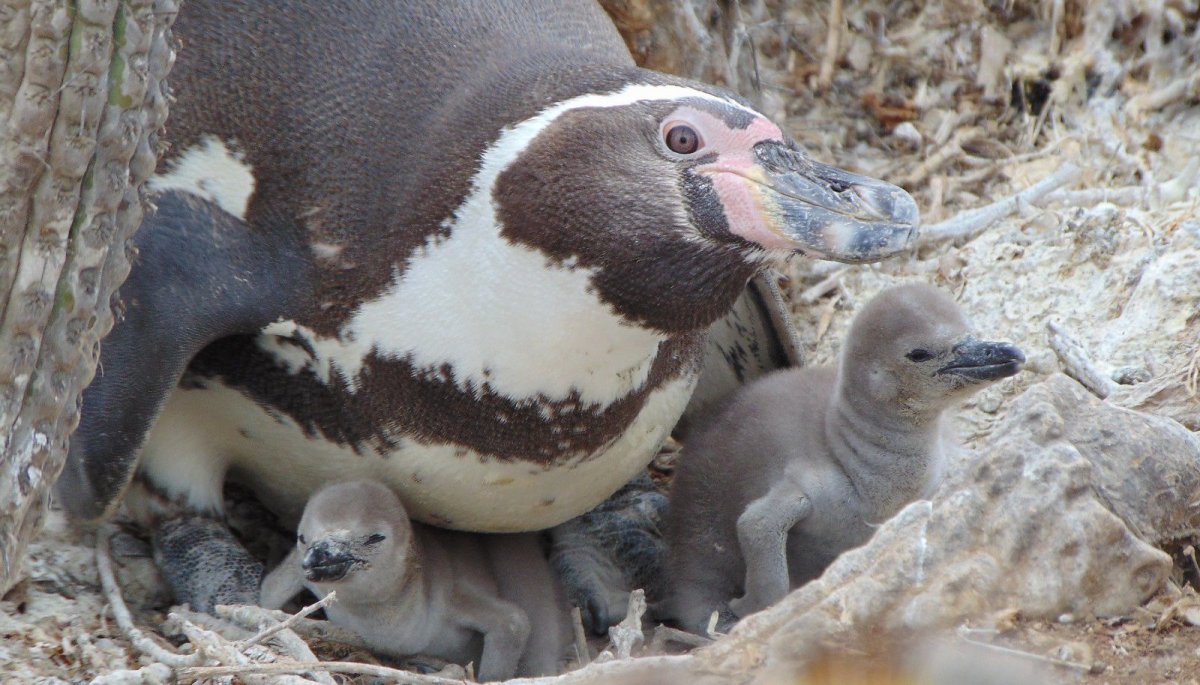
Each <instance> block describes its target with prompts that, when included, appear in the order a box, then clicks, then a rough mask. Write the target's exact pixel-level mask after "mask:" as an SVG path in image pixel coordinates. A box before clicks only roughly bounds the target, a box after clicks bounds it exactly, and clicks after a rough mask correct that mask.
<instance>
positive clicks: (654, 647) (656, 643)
mask: <svg viewBox="0 0 1200 685" xmlns="http://www.w3.org/2000/svg"><path fill="white" fill-rule="evenodd" d="M668 642H677V643H679V644H681V645H687V646H688V647H704V646H706V645H711V644H712V643H713V639H712V638H711V637H704V636H703V635H696V634H695V633H689V632H687V631H686V630H679V629H678V628H672V627H670V626H662V625H660V626H658V627H656V628H655V629H654V637H652V638H650V651H651V652H654V653H658V652H661V651H662V649H663V647H665V646H666V644H667V643H668Z"/></svg>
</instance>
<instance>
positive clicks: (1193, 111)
mask: <svg viewBox="0 0 1200 685" xmlns="http://www.w3.org/2000/svg"><path fill="white" fill-rule="evenodd" d="M608 4H609V5H621V6H624V7H625V9H626V10H628V11H629V12H631V13H633V14H636V12H635V10H637V8H638V7H644V8H646V11H647V12H648V13H649V14H648V16H650V17H651V18H652V19H653V20H654V21H657V22H658V24H659V25H667V24H671V22H673V21H676V20H678V15H679V13H681V12H691V13H692V15H691V16H692V17H693V18H696V19H698V20H702V21H700V22H699V23H700V25H701V26H705V25H708V26H710V29H711V30H712V31H713V32H714V34H713V35H711V36H709V37H708V39H709V40H711V41H712V44H711V45H708V49H711V50H717V49H718V48H720V49H721V50H723V51H724V53H723V54H724V55H725V57H726V58H727V59H726V62H724V63H722V62H721V60H719V59H718V60H715V61H709V62H705V63H704V64H700V63H699V62H696V64H700V66H699V67H697V68H702V69H704V70H706V72H705V73H704V74H697V75H703V76H706V77H707V78H710V79H712V80H716V81H720V82H722V83H725V84H726V85H731V86H734V87H736V88H737V89H738V90H739V91H741V92H742V93H743V94H745V95H746V96H747V97H749V98H750V99H752V100H754V101H756V102H757V103H758V104H759V105H760V106H761V107H762V108H763V109H764V110H765V111H767V112H768V113H769V114H772V115H774V116H776V117H777V118H778V119H780V120H783V121H786V122H787V124H788V128H790V130H791V131H792V132H793V133H794V134H795V135H796V137H797V139H798V140H799V141H800V142H801V143H802V144H803V145H804V146H805V147H806V148H807V149H808V150H809V151H810V152H811V153H812V154H813V155H814V156H815V157H817V158H819V159H821V160H822V161H826V162H830V163H833V164H836V165H839V166H842V167H844V168H847V169H850V170H854V171H857V172H860V173H864V174H868V175H872V176H877V177H880V178H884V179H888V180H890V181H893V182H897V183H900V184H902V185H904V187H906V188H907V189H908V190H909V191H910V192H912V193H913V195H914V196H915V197H916V199H917V201H918V205H919V206H920V207H921V208H922V212H923V215H924V220H925V222H926V224H936V223H937V222H941V221H945V220H947V219H950V218H952V217H955V216H957V215H958V214H959V213H960V212H963V211H965V210H968V209H971V208H975V207H980V206H983V205H986V204H988V203H990V202H994V201H996V200H1000V199H1004V198H1007V197H1011V196H1013V195H1014V194H1015V193H1017V192H1019V191H1021V190H1023V189H1025V188H1028V187H1030V186H1031V185H1033V184H1035V183H1037V182H1039V181H1041V180H1043V179H1045V178H1047V177H1049V176H1051V175H1053V174H1054V173H1055V172H1056V171H1059V170H1061V169H1062V168H1063V165H1064V164H1067V163H1071V164H1074V165H1075V166H1077V167H1078V169H1079V171H1078V174H1077V176H1076V177H1075V178H1074V180H1072V181H1071V182H1069V183H1067V184H1065V185H1063V186H1062V188H1060V189H1059V190H1058V191H1056V193H1057V194H1051V196H1049V197H1048V198H1044V200H1043V201H1041V202H1039V203H1023V204H1022V205H1021V206H1020V207H1019V208H1018V211H1017V212H1016V213H1015V214H1014V215H1012V216H1009V217H1006V218H1004V219H1003V220H1001V221H1000V222H998V223H994V224H991V225H989V226H988V227H987V228H986V229H984V230H983V231H982V232H981V233H979V234H978V235H969V236H966V237H962V238H959V239H956V240H937V241H931V242H930V243H929V244H926V245H924V246H922V247H921V248H920V249H919V250H918V251H917V252H916V253H915V254H914V255H912V256H910V257H908V258H903V259H899V260H894V261H892V262H889V263H886V264H881V265H872V266H869V267H852V268H848V267H844V266H840V265H831V264H826V263H815V262H807V261H801V260H797V261H795V262H793V263H792V264H790V265H788V270H787V280H786V282H785V286H786V289H787V291H788V294H789V296H790V299H791V302H792V304H793V307H794V311H795V318H796V324H797V328H798V330H799V332H800V336H801V340H802V342H803V344H804V347H805V353H806V355H807V360H808V361H809V362H810V363H814V364H819V363H825V362H828V361H830V360H831V359H833V358H834V356H835V355H836V353H837V349H838V344H837V341H838V340H840V338H841V335H842V334H843V333H844V331H845V327H846V325H847V323H848V321H849V320H850V318H851V317H852V315H853V313H854V312H855V311H856V309H857V307H858V306H859V305H860V304H861V303H862V302H863V301H865V300H866V299H868V298H869V297H870V296H871V295H872V294H874V293H875V292H877V291H878V290H880V289H882V288H883V287H885V286H887V285H889V284H891V283H895V282H899V281H904V280H912V279H920V280H926V281H929V282H933V283H935V284H937V285H939V286H942V287H945V288H947V289H950V290H952V291H953V292H955V293H956V295H957V296H958V298H959V300H960V301H961V302H962V303H963V305H964V307H965V308H967V310H968V311H969V312H970V314H971V315H972V317H973V318H974V320H975V322H976V324H977V326H978V327H979V328H981V330H984V331H997V332H999V333H1002V334H1003V335H1004V336H1005V337H1007V338H1008V339H1011V340H1013V341H1015V342H1017V343H1019V344H1020V345H1021V346H1022V347H1023V348H1024V349H1025V350H1026V351H1027V353H1028V356H1029V360H1030V361H1029V364H1028V371H1027V372H1026V373H1024V374H1022V375H1021V376H1019V377H1017V378H1015V379H1010V380H1008V381H1005V382H1003V383H1001V384H999V385H998V386H997V387H995V388H993V389H991V390H989V391H988V392H986V393H983V394H982V395H981V396H979V397H977V398H975V400H973V401H972V402H971V403H970V404H969V406H968V407H967V408H966V410H965V411H964V412H963V415H962V428H963V433H964V436H965V437H966V439H967V442H968V444H969V445H970V446H978V445H981V444H983V443H985V442H986V440H987V438H988V436H989V435H990V429H991V426H992V425H993V424H994V423H995V421H996V419H997V418H998V417H999V416H1002V415H1003V411H1004V406H1005V403H1006V402H1007V401H1008V400H1010V399H1011V398H1012V397H1014V396H1015V395H1017V394H1019V393H1020V392H1021V391H1022V390H1024V389H1025V388H1026V387H1028V386H1029V385H1031V384H1032V383H1034V382H1036V381H1037V380H1039V379H1040V378H1042V377H1044V376H1045V375H1046V374H1048V373H1051V372H1053V371H1055V370H1057V368H1058V367H1059V362H1058V361H1057V359H1056V358H1055V355H1054V353H1053V352H1052V351H1051V350H1050V349H1049V347H1048V345H1047V342H1046V332H1045V326H1046V322H1047V321H1048V320H1054V321H1057V322H1059V323H1061V324H1062V325H1064V326H1065V327H1067V328H1068V329H1069V330H1071V332H1072V333H1073V334H1074V335H1075V336H1076V337H1077V338H1078V339H1079V340H1080V342H1081V344H1082V345H1083V347H1084V348H1086V349H1088V350H1090V351H1091V352H1092V353H1093V355H1094V356H1095V358H1096V359H1097V360H1098V363H1099V364H1100V365H1101V366H1102V367H1103V369H1104V370H1105V371H1111V372H1113V373H1114V374H1115V373H1116V372H1117V371H1119V370H1121V369H1127V370H1128V369H1132V370H1133V371H1127V373H1134V372H1137V373H1139V374H1144V375H1145V376H1147V377H1149V378H1151V379H1153V380H1152V381H1150V382H1151V383H1158V382H1160V381H1161V383H1162V388H1163V390H1162V392H1160V393H1158V394H1156V395H1155V396H1154V397H1155V398H1156V399H1154V401H1153V402H1150V401H1147V402H1148V403H1147V404H1145V405H1144V406H1143V408H1147V409H1149V410H1153V411H1158V412H1160V413H1163V414H1166V415H1169V416H1172V417H1174V418H1177V419H1178V420H1180V421H1181V422H1183V423H1184V425H1187V426H1188V427H1189V428H1190V429H1192V430H1200V423H1197V417H1198V416H1200V399H1198V398H1197V394H1196V377H1197V374H1198V373H1200V371H1197V369H1198V367H1200V349H1198V346H1197V340H1198V336H1200V317H1198V316H1197V314H1196V312H1197V311H1198V308H1197V299H1196V298H1197V296H1198V295H1200V280H1191V281H1187V280H1185V281H1183V282H1174V281H1172V276H1173V275H1178V276H1179V278H1184V279H1191V278H1194V277H1195V274H1196V273H1198V272H1197V271H1196V270H1195V264H1196V263H1197V261H1196V260H1197V259H1198V257H1197V255H1200V229H1198V228H1197V227H1196V226H1197V225H1196V224H1195V223H1194V220H1195V219H1196V217H1197V209H1198V208H1200V191H1198V187H1200V183H1198V181H1197V178H1198V172H1200V30H1198V29H1197V22H1198V20H1200V10H1198V4H1197V2H1195V0H1169V1H1167V2H1152V1H1150V0H1101V1H1099V2H1091V3H1085V2H1081V1H1078V0H1045V1H1043V2H1035V1H1033V0H994V1H989V2H985V3H974V2H965V1H963V2H956V1H953V0H944V1H941V2H929V3H923V2H906V1H904V0H889V1H887V2H883V1H880V0H864V1H863V2H852V3H845V6H844V7H843V8H842V16H841V17H840V20H839V21H835V22H832V24H833V25H835V26H841V27H842V28H841V30H840V31H836V32H835V33H836V39H835V40H834V41H833V43H836V45H835V47H836V51H835V52H834V53H833V54H835V55H836V58H835V59H827V58H826V55H828V54H830V52H829V47H830V45H831V40H830V30H829V27H830V25H831V22H830V21H829V16H830V7H831V3H830V2H827V1H825V0H821V1H819V2H818V1H817V0H797V1H795V2H761V1H752V0H746V1H745V2H742V3H739V4H733V3H728V2H718V1H714V2H706V1H705V0H680V1H679V2H651V1H649V0H647V1H646V2H638V1H637V0H628V1H625V2H619V3H618V2H610V3H608ZM833 4H837V5H839V6H840V5H841V3H833ZM664 8H665V9H664ZM722 11H723V12H724V13H725V14H724V16H721V12H722ZM714 12H716V14H714ZM672 13H674V14H672ZM731 13H734V14H733V16H731ZM638 16H641V15H638ZM718 19H719V20H720V21H718ZM706 22H708V23H707V24H706ZM684 24H686V25H693V24H695V22H691V23H689V22H682V23H681V24H680V25H684ZM672 25H673V24H672ZM623 28H625V29H626V30H627V32H631V33H630V35H632V32H633V31H635V29H636V28H637V27H634V28H630V27H629V26H623ZM718 29H719V30H718ZM685 38H686V37H680V40H681V41H682V42H681V44H680V45H679V46H675V47H676V48H677V49H679V50H680V51H686V50H688V49H694V47H695V46H692V48H689V47H688V44H687V41H686V40H684V39H685ZM693 38H694V37H693ZM631 40H632V39H631ZM693 42H695V41H694V40H693ZM706 45H707V44H706ZM670 49H672V46H671V45H670V44H666V45H663V44H656V45H652V46H651V47H650V48H647V50H648V51H649V52H648V53H647V54H649V56H650V57H651V58H652V57H654V56H655V54H656V53H655V52H654V51H655V50H658V51H659V53H657V54H661V52H662V51H664V50H667V51H669V50H670ZM641 56H642V58H643V59H644V60H647V59H648V58H647V56H646V55H645V54H643V55H641ZM730 57H731V59H730ZM649 61H651V62H652V61H653V60H652V59H650V60H649ZM683 62H684V63H686V60H683ZM679 63H680V62H679V61H678V60H677V61H676V64H679ZM1189 221H1192V222H1193V223H1189ZM1152 277H1153V278H1155V279H1159V280H1158V281H1155V283H1156V284H1159V285H1160V287H1157V288H1155V289H1154V290H1153V292H1150V293H1149V294H1145V295H1141V294H1138V293H1140V292H1141V291H1139V290H1138V285H1139V283H1141V282H1143V281H1145V280H1146V279H1149V278H1152ZM1189 292H1190V293H1191V294H1190V295H1189V294H1188V293H1189ZM1139 298H1141V299H1139ZM997 337H999V336H997ZM1132 387H1133V388H1135V389H1136V387H1137V386H1132ZM1163 398H1166V399H1163ZM117 543H118V549H117V550H116V551H115V557H116V563H117V574H118V579H119V580H120V582H121V583H122V585H123V587H124V591H125V595H126V598H127V600H128V601H129V602H130V604H131V608H132V609H133V611H134V614H135V617H136V618H137V620H138V622H139V624H140V625H141V626H143V628H144V629H145V630H147V631H148V632H150V633H151V634H152V638H151V639H154V640H157V641H159V642H160V643H161V644H164V645H168V644H169V643H168V642H167V641H166V640H165V639H164V638H161V637H160V636H158V635H155V633H156V629H157V627H158V626H159V625H160V624H161V622H162V621H163V619H164V613H163V610H164V609H165V608H166V604H167V601H166V600H167V598H166V596H165V594H164V590H163V587H162V585H161V582H160V579H158V577H157V575H156V573H155V571H154V570H153V565H152V564H151V563H150V560H149V559H148V558H147V557H146V556H145V554H146V553H145V548H144V545H142V544H141V543H139V541H138V540H137V538H136V537H134V536H123V537H119V538H118V540H117ZM93 545H94V536H93V535H92V534H91V533H81V532H78V531H75V530H72V529H70V528H69V527H68V526H66V524H65V522H64V521H63V520H62V517H61V515H58V514H53V515H51V516H50V517H49V522H48V526H47V530H46V531H45V532H44V533H43V535H42V536H41V537H40V539H39V540H38V541H37V542H36V543H35V544H34V545H33V546H32V547H31V548H30V559H29V562H28V569H29V577H28V579H27V581H25V582H24V583H22V584H21V585H20V586H18V588H17V589H16V590H14V591H13V592H12V593H10V594H9V595H8V596H7V597H5V598H4V599H3V601H0V664H2V665H0V682H3V683H9V682H12V683H29V682H36V683H63V682H72V683H73V682H86V681H87V680H89V679H90V678H92V677H94V676H96V675H99V674H103V673H109V672H112V671H115V670H117V669H128V668H137V667H138V666H139V665H140V663H139V661H138V657H137V651H136V650H135V649H134V648H133V647H132V645H131V643H130V641H129V640H128V639H127V637H126V636H125V635H123V634H122V632H121V631H120V630H118V628H117V627H116V625H115V623H114V621H113V619H112V615H111V611H110V610H109V609H108V608H107V602H106V600H105V599H104V597H103V595H102V593H101V591H100V581H99V578H98V576H97V572H96V566H95V563H94V557H93ZM1177 560H1178V562H1179V567H1178V572H1177V574H1176V579H1175V582H1174V583H1173V585H1172V587H1171V588H1169V589H1168V590H1167V591H1164V593H1163V594H1161V595H1159V596H1158V597H1157V598H1155V599H1154V600H1152V601H1151V602H1150V603H1149V604H1147V605H1146V606H1145V607H1143V608H1141V609H1139V610H1138V611H1136V612H1134V613H1133V614H1132V615H1130V616H1125V617H1106V618H1095V617H1061V620H1045V619H1027V618H1023V617H1021V616H1020V615H1019V613H1012V614H1006V615H1001V616H992V617H981V618H980V620H979V621H978V622H971V624H970V625H969V628H972V629H974V630H971V631H969V632H965V633H962V634H961V635H955V636H953V639H957V640H961V641H966V640H971V641H976V642H982V643H985V644H988V645H992V646H991V647H981V648H980V649H982V650H985V651H995V652H998V651H999V649H998V648H1000V647H1003V648H1008V649H1012V650H1016V651H1017V652H1018V653H1019V654H1018V655H1017V656H1016V658H1018V659H1025V660H1029V661H1031V662H1044V663H1043V665H1044V667H1045V671H1044V673H1045V674H1046V681H1047V682H1063V683H1076V682H1078V683H1087V684H1094V685H1101V684H1106V685H1107V684H1111V685H1145V684H1148V683H1200V600H1198V599H1197V596H1196V594H1195V592H1194V590H1193V589H1192V588H1191V587H1190V586H1189V578H1191V579H1192V580H1194V579H1195V578H1196V577H1198V576H1200V567H1197V566H1196V560H1195V554H1194V552H1193V553H1192V555H1191V556H1188V555H1187V554H1184V553H1182V552H1181V553H1180V554H1179V555H1177ZM323 650H324V651H323ZM317 651H318V652H319V653H321V654H322V656H325V657H326V658H339V659H342V658H348V657H354V656H355V655H358V656H362V655H361V653H358V652H355V651H354V650H352V649H350V648H342V647H337V646H336V645H333V646H330V645H326V646H325V647H323V648H321V649H318V650H317ZM1046 660H1052V661H1054V662H1055V663H1050V662H1049V661H1046ZM811 682H814V683H816V682H825V683H833V682H839V683H850V682H853V680H852V679H850V678H847V677H841V678H840V679H829V676H828V674H825V675H824V676H822V675H820V674H816V673H814V675H813V678H812V680H811ZM857 682H888V681H886V680H882V679H874V680H869V679H862V680H858V681H857ZM910 682H911V681H910Z"/></svg>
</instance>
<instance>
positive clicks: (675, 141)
mask: <svg viewBox="0 0 1200 685" xmlns="http://www.w3.org/2000/svg"><path fill="white" fill-rule="evenodd" d="M666 140H667V147H668V148H670V150H671V152H674V153H675V154H679V155H690V154H692V153H693V152H695V151H696V150H699V149H700V134H699V133H696V129H694V128H692V127H691V126H688V125H686V124H676V125H675V126H672V127H671V128H670V129H668V130H667V136H666Z"/></svg>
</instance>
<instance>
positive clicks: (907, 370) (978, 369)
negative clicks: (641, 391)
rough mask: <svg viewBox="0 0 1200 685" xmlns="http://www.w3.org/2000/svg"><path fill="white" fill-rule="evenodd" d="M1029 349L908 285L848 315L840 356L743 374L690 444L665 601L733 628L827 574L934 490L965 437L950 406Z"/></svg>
mask: <svg viewBox="0 0 1200 685" xmlns="http://www.w3.org/2000/svg"><path fill="white" fill-rule="evenodd" d="M1024 360H1025V357H1024V355H1023V354H1022V353H1021V351H1020V350H1019V349H1017V348H1016V347H1015V346H1013V345H1011V344H1008V343H1002V342H985V341H981V340H978V339H977V338H975V337H974V336H973V335H972V331H971V327H970V325H969V324H968V322H967V320H966V318H965V317H964V315H963V313H962V311H961V310H960V309H959V307H958V305H957V304H956V303H955V302H954V300H953V299H951V298H950V297H949V296H948V295H946V294H945V293H943V292H941V291H939V290H937V289H936V288H933V287H932V286H929V285H924V284H910V285H903V286H899V287H895V288H891V289H889V290H886V291H884V292H883V293H881V294H879V295H878V296H877V297H875V298H874V299H873V300H872V301H871V302H869V303H868V304H867V305H866V306H865V307H864V308H863V310H862V312H861V313H859V314H858V316H857V317H855V319H854V322H853V323H852V324H851V327H850V331H849V333H848V335H847V338H846V340H845V342H844V344H843V349H842V354H841V358H840V360H839V363H838V365H837V367H836V368H813V369H790V370H785V371H780V372H777V373H774V374H772V375H769V376H767V377H765V378H763V379H761V380H759V381H757V382H755V383H753V384H751V385H748V386H746V387H745V388H744V389H742V390H741V391H740V392H739V394H738V395H737V396H735V397H734V398H733V399H732V400H731V401H730V403H729V404H728V405H727V406H726V407H725V408H724V409H723V410H722V412H721V413H720V414H718V415H717V416H716V417H714V418H713V420H712V421H711V423H710V424H709V425H708V426H705V427H703V428H702V429H701V430H699V431H697V433H696V434H695V436H694V437H693V438H692V439H691V440H690V441H689V442H688V443H687V444H686V445H685V446H684V451H683V455H682V458H681V461H680V464H679V466H678V469H677V471H676V474H675V479H674V482H673V484H672V490H671V498H670V509H669V517H668V519H669V524H668V527H667V539H668V547H669V553H668V569H669V582H670V584H671V590H672V591H671V596H670V597H669V599H668V602H667V607H666V609H667V613H668V614H670V615H671V616H673V617H675V618H676V619H677V620H678V621H679V622H680V624H681V625H683V626H684V627H685V628H687V629H688V630H692V631H695V632H703V631H704V629H705V627H706V626H707V624H708V621H709V617H710V615H711V614H712V612H714V611H717V612H720V615H721V626H722V627H728V625H729V624H730V623H732V621H733V620H734V619H735V617H744V616H746V615H747V614H750V613H752V612H755V611H758V610H760V609H763V608H765V607H766V606H768V605H770V604H772V603H773V602H776V601H778V600H779V599H781V598H782V597H783V596H784V595H785V594H786V593H787V592H788V591H789V589H791V588H795V587H798V586H800V585H802V584H803V583H805V582H807V581H808V580H811V579H813V578H815V577H817V576H818V575H820V574H821V572H822V571H823V570H824V569H825V567H826V566H828V565H829V564H830V563H831V562H832V561H833V560H834V559H835V558H836V557H837V556H838V555H839V554H841V553H842V552H844V551H846V550H847V549H850V548H853V547H856V546H858V545H861V544H863V543H864V542H866V541H867V539H869V538H870V536H871V533H872V531H873V529H874V528H873V527H874V526H875V525H877V524H879V523H881V522H883V521H884V520H886V519H887V518H889V517H891V516H892V515H894V514H895V513H896V512H898V511H899V510H900V509H901V508H903V507H904V506H905V505H906V504H908V503H909V502H912V501H914V500H916V499H918V498H924V497H929V496H930V495H931V494H932V493H933V491H934V489H935V488H936V487H937V485H938V483H939V482H940V480H941V477H942V472H943V469H944V467H945V464H946V461H947V456H948V454H950V453H951V452H952V451H953V450H955V449H956V448H957V441H956V439H955V437H954V435H953V431H952V429H951V426H950V417H949V416H948V415H947V414H948V412H947V411H946V410H947V409H949V408H950V407H952V406H954V405H955V403H956V402H958V401H959V400H961V399H963V398H965V397H966V396H968V395H970V394H971V393H974V392H977V391H978V390H980V389H981V388H983V387H985V386H987V385H988V384H990V383H992V382H994V381H996V380H999V379H1001V378H1005V377H1008V376H1012V375H1014V374H1016V373H1017V372H1018V371H1019V370H1020V365H1021V363H1022V362H1024ZM730 609H731V610H732V615H731V614H730V613H729V610H730Z"/></svg>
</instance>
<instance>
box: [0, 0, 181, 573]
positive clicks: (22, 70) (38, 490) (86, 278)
mask: <svg viewBox="0 0 1200 685" xmlns="http://www.w3.org/2000/svg"><path fill="white" fill-rule="evenodd" d="M178 5H179V0H0V594H3V593H5V592H7V591H8V590H9V589H10V588H11V587H12V586H13V585H14V584H15V583H16V582H17V581H18V580H20V578H21V576H22V557H23V555H24V550H25V546H26V544H27V543H28V542H29V540H30V539H31V538H32V537H33V536H34V535H35V534H36V533H37V531H38V530H39V529H40V528H41V523H42V520H43V516H44V513H45V510H46V507H47V506H48V503H49V498H50V489H51V486H52V485H53V483H54V481H55V479H56V478H57V477H58V474H59V472H60V471H61V470H62V467H63V462H64V460H65V458H66V451H67V440H68V437H69V436H70V434H71V431H73V430H74V428H75V426H76V425H77V424H78V422H79V396H80V392H81V391H82V390H83V388H84V387H86V386H87V384H88V382H90V381H91V379H92V376H93V374H94V373H95V371H96V359H97V355H98V351H99V342H100V339H101V338H102V337H103V336H104V335H105V334H106V333H108V331H109V330H110V329H111V328H112V324H113V311H112V307H111V306H110V302H111V298H112V296H113V294H114V293H115V291H116V290H117V288H118V287H119V286H120V284H121V283H122V282H123V281H124V280H125V277H126V275H128V273H129V259H130V256H131V254H130V251H131V248H130V243H129V240H130V238H131V237H132V236H133V232H134V231H135V230H136V229H137V227H138V225H139V224H140V223H141V219H142V200H141V196H140V192H141V190H140V189H141V186H142V184H143V182H144V181H145V180H146V179H147V178H149V176H150V175H151V174H152V173H153V171H154V166H155V162H156V158H157V153H158V149H157V146H158V136H157V134H158V131H159V130H160V129H161V128H162V125H163V123H164V121H165V120H166V116H167V104H168V96H167V93H166V91H165V86H164V82H163V80H164V78H165V77H166V75H167V72H168V71H169V70H170V67H171V64H172V62H173V59H174V53H173V47H172V45H173V44H172V40H171V34H170V25H171V22H173V21H174V18H175V13H176V10H177V8H178Z"/></svg>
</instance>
